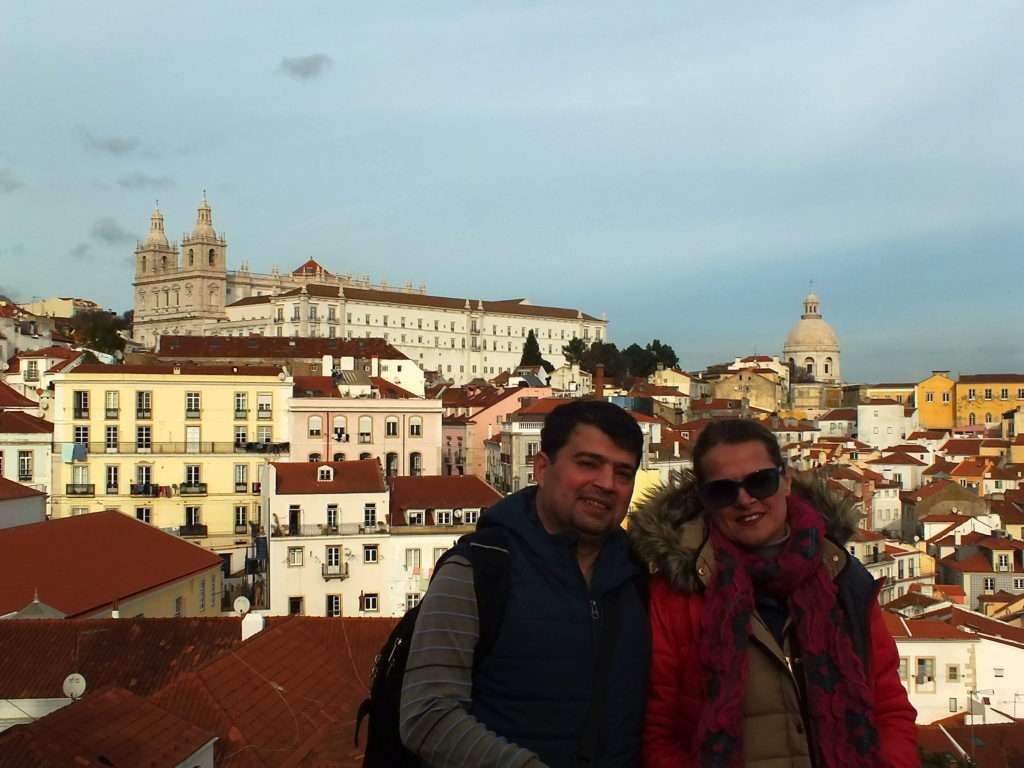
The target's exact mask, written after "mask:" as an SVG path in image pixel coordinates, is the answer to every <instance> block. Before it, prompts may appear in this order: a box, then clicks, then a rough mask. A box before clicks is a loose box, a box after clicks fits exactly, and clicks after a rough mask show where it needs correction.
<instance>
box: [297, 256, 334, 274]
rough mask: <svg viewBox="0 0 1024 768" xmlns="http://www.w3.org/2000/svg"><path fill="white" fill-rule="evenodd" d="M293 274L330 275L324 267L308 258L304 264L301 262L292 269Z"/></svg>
mask: <svg viewBox="0 0 1024 768" xmlns="http://www.w3.org/2000/svg"><path fill="white" fill-rule="evenodd" d="M292 274H293V275H313V276H316V275H330V274H331V273H330V272H328V271H327V270H326V269H324V268H323V267H321V266H320V265H319V264H318V263H317V262H316V260H315V259H309V260H308V261H307V262H306V263H305V264H302V265H300V266H298V267H296V268H295V269H294V270H292Z"/></svg>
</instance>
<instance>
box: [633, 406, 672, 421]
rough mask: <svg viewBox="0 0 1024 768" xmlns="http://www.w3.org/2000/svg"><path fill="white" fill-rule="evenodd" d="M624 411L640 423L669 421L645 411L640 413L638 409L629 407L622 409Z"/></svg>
mask: <svg viewBox="0 0 1024 768" xmlns="http://www.w3.org/2000/svg"><path fill="white" fill-rule="evenodd" d="M623 410H624V411H625V412H626V413H628V414H629V415H630V416H632V417H633V419H634V420H635V421H637V422H638V423H641V424H668V423H669V422H667V421H665V420H664V419H659V418H658V417H657V416H648V415H647V414H646V413H640V412H638V411H631V410H630V409H629V408H624V409H623Z"/></svg>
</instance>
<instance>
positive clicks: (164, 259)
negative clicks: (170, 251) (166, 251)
mask: <svg viewBox="0 0 1024 768" xmlns="http://www.w3.org/2000/svg"><path fill="white" fill-rule="evenodd" d="M160 266H161V267H163V268H164V269H167V257H166V256H161V257H160Z"/></svg>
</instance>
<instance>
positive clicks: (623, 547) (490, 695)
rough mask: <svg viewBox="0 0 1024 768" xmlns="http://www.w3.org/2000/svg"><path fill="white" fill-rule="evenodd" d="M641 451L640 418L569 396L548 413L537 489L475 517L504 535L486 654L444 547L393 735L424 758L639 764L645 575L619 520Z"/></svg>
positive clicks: (463, 581)
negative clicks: (503, 591) (496, 618)
mask: <svg viewBox="0 0 1024 768" xmlns="http://www.w3.org/2000/svg"><path fill="white" fill-rule="evenodd" d="M642 451H643V435H642V434H641V432H640V428H639V427H638V426H637V424H636V421H635V420H634V419H633V418H632V417H631V416H630V415H629V414H627V413H626V412H625V411H623V410H622V409H621V408H619V407H618V406H616V405H613V404H611V403H608V402H605V401H598V400H580V401H574V402H570V403H567V404H565V405H561V406H559V407H557V408H556V409H555V410H553V411H552V412H551V413H550V414H549V415H548V417H547V419H546V420H545V423H544V429H543V430H542V432H541V451H540V453H538V454H537V456H536V457H535V459H534V474H535V476H536V478H537V486H536V487H530V488H527V489H525V490H522V491H520V492H518V493H515V494H513V495H511V496H509V497H507V498H506V499H504V500H502V501H501V502H499V503H498V504H496V505H495V506H494V507H492V508H491V509H490V510H488V512H487V513H486V514H485V515H484V516H483V517H482V518H481V520H480V523H479V526H478V527H479V528H483V527H486V526H499V527H501V528H502V529H503V530H504V532H505V534H506V536H505V538H506V539H507V542H508V550H509V560H508V563H509V569H510V572H509V589H508V595H507V599H506V604H505V611H504V617H503V619H502V622H501V630H500V632H499V634H498V637H497V639H496V640H495V643H494V646H493V648H492V649H491V650H490V652H489V653H487V654H486V655H484V656H483V657H482V658H479V659H474V647H475V645H476V643H477V640H478V638H479V628H478V619H477V616H478V610H477V604H476V595H475V592H474V585H473V570H472V568H471V567H470V565H469V562H468V560H466V559H465V558H462V557H460V556H453V557H451V558H450V559H449V560H447V561H446V562H445V563H444V565H442V567H441V568H440V569H439V570H438V572H437V573H436V574H435V576H434V579H433V581H432V582H431V585H430V589H429V590H428V591H427V594H426V596H425V597H424V599H423V603H422V605H421V607H420V614H419V617H418V618H417V622H416V628H415V630H414V632H413V637H412V642H411V646H410V653H409V660H408V664H407V666H406V673H405V678H404V683H403V688H402V706H401V723H400V730H401V736H402V742H403V743H404V744H405V746H406V748H407V749H409V750H410V751H411V752H413V753H414V754H416V755H418V756H419V757H420V758H421V759H422V760H423V761H424V762H425V763H426V764H427V765H430V766H433V768H455V767H456V766H458V767H459V768H462V767H463V766H495V767H498V766H501V768H519V767H520V766H528V767H529V768H538V767H539V766H550V768H569V767H570V766H572V768H576V766H580V765H589V766H593V768H605V767H606V766H633V765H635V764H636V763H637V761H638V758H639V752H640V736H641V732H642V728H643V713H644V700H645V696H646V690H647V672H648V665H649V657H650V632H649V628H648V621H647V613H646V589H645V588H644V587H642V586H641V584H642V579H643V578H644V573H643V572H642V569H641V568H640V567H639V566H638V565H637V564H636V562H635V561H634V560H633V559H632V557H631V555H630V550H629V544H628V541H627V537H626V534H625V531H623V529H622V528H621V523H622V520H623V518H624V517H625V515H626V511H627V509H628V506H629V501H630V498H631V496H632V494H633V481H634V477H635V475H636V470H637V468H638V467H639V465H640V458H641V454H642ZM598 678H599V679H598ZM605 703H606V704H607V705H605Z"/></svg>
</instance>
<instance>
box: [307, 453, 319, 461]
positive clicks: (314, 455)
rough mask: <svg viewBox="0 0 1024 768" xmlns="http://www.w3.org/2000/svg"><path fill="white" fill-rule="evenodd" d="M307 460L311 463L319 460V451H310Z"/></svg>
mask: <svg viewBox="0 0 1024 768" xmlns="http://www.w3.org/2000/svg"><path fill="white" fill-rule="evenodd" d="M309 460H310V461H311V462H313V463H316V462H318V461H320V454H319V453H311V454H309Z"/></svg>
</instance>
